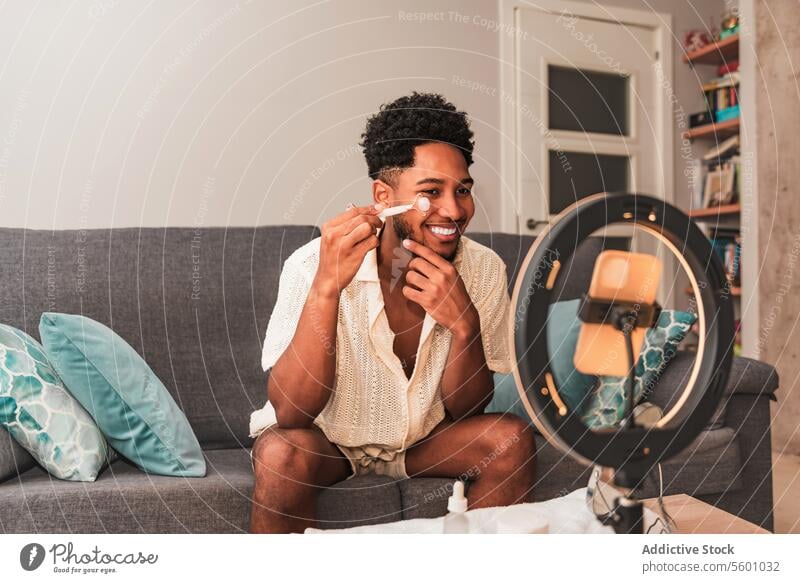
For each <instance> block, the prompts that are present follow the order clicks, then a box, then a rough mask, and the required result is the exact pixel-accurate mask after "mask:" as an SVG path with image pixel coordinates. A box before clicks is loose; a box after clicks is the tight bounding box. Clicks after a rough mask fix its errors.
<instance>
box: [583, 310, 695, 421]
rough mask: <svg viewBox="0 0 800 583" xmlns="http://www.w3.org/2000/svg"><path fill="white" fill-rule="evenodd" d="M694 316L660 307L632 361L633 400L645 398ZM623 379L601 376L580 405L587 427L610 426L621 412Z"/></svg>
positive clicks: (623, 410) (623, 404) (623, 411)
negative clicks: (634, 362) (637, 353)
mask: <svg viewBox="0 0 800 583" xmlns="http://www.w3.org/2000/svg"><path fill="white" fill-rule="evenodd" d="M696 321H697V316H696V315H694V314H690V313H689V312H681V311H679V310H662V311H661V316H660V317H659V318H658V322H657V323H656V326H655V327H653V328H650V329H649V330H648V331H647V334H645V340H644V344H643V345H642V351H641V353H640V354H639V360H638V361H637V362H636V372H635V379H634V380H635V382H634V390H633V397H634V404H636V403H639V402H640V401H641V400H643V399H646V398H647V396H649V395H650V393H651V391H652V390H653V387H654V386H655V385H656V383H657V382H658V379H659V377H660V376H661V373H663V372H664V369H665V368H667V364H669V361H670V360H671V359H672V357H673V356H674V355H675V352H676V351H677V350H678V345H679V344H680V343H681V341H682V340H683V339H684V338H685V337H686V334H687V333H688V332H689V330H690V329H691V327H692V325H693V324H694V323H695V322H696ZM627 394H628V393H627V390H626V379H625V378H622V377H612V376H601V377H599V378H598V381H597V385H596V387H595V390H594V391H593V393H592V395H591V397H590V398H589V399H587V400H586V403H585V405H584V407H583V408H582V409H581V419H582V420H583V422H584V423H585V424H586V426H587V427H590V428H592V429H602V428H608V427H614V426H616V425H617V424H619V422H620V421H622V419H623V418H624V416H625V405H626V402H627Z"/></svg>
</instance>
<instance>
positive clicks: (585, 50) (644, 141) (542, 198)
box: [514, 7, 671, 234]
mask: <svg viewBox="0 0 800 583" xmlns="http://www.w3.org/2000/svg"><path fill="white" fill-rule="evenodd" d="M515 25H516V27H517V34H516V47H515V55H514V60H515V64H516V73H515V76H516V79H515V81H516V82H515V93H516V95H515V104H516V107H514V112H515V114H514V118H515V119H514V123H515V130H516V135H517V148H516V164H515V166H516V177H515V179H516V195H517V196H516V198H517V200H516V204H517V207H518V208H517V209H516V215H517V217H518V221H519V225H518V232H519V233H525V234H536V233H538V232H539V231H540V230H541V227H542V225H543V224H545V223H546V222H547V220H548V218H550V217H551V216H553V215H555V214H558V213H559V212H560V211H561V210H563V209H564V208H566V207H567V206H569V205H570V204H572V203H573V202H575V200H577V199H580V198H583V197H585V196H588V195H590V194H594V193H596V192H602V191H607V192H611V191H617V190H624V191H628V192H640V193H643V194H651V195H653V196H663V192H662V187H661V184H663V183H662V182H661V179H662V178H663V177H662V176H660V175H659V173H663V172H665V171H666V172H671V169H667V168H664V164H662V163H660V161H659V160H657V156H656V153H657V151H658V146H657V144H658V143H659V142H660V139H661V138H660V137H659V131H660V129H659V127H660V126H659V124H660V117H659V115H660V114H658V113H657V106H658V105H659V104H658V103H657V93H658V92H657V87H656V82H657V73H656V67H657V62H658V58H659V57H658V54H657V44H656V43H657V32H656V31H655V30H654V29H652V28H648V27H646V26H641V25H635V24H630V23H620V22H617V21H615V20H611V19H609V20H604V19H597V18H594V17H593V18H585V17H579V16H572V15H570V14H559V13H552V12H546V11H544V10H541V9H536V8H521V7H518V8H516V9H515Z"/></svg>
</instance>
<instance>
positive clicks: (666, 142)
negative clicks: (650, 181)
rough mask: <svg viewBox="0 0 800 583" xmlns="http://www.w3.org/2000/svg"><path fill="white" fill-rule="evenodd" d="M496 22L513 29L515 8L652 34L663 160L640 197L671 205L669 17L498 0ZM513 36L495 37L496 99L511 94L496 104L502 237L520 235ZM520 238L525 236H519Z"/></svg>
mask: <svg viewBox="0 0 800 583" xmlns="http://www.w3.org/2000/svg"><path fill="white" fill-rule="evenodd" d="M498 3H499V10H500V14H499V21H500V24H501V27H502V28H501V29H502V30H516V28H515V27H516V19H515V13H516V11H517V9H519V8H525V9H529V10H539V11H542V12H547V13H550V14H568V15H570V16H577V17H583V18H591V19H595V20H605V21H608V22H615V23H624V24H634V25H638V26H642V27H645V28H649V29H651V30H653V32H654V34H655V37H656V46H657V47H658V49H657V50H658V60H659V62H660V63H661V72H662V75H661V78H660V79H659V76H658V75H656V87H655V101H656V119H657V120H658V121H657V123H656V136H657V137H656V156H659V157H660V158H661V160H662V162H663V168H664V171H663V172H661V173H659V176H658V181H657V187H656V188H657V192H653V193H645V194H651V195H653V196H655V197H658V198H661V199H664V200H665V201H666V202H668V203H670V204H674V202H675V191H674V178H675V176H674V175H675V160H674V157H675V151H674V143H675V129H674V124H673V123H672V114H671V109H670V104H671V100H670V98H669V96H668V95H666V94H665V93H666V91H665V90H669V92H670V93H673V94H674V91H675V89H674V87H675V85H674V83H673V69H674V64H675V63H674V61H673V50H672V43H671V42H670V40H671V38H672V15H671V14H669V13H665V12H649V11H645V10H638V9H631V8H619V7H616V6H597V5H594V4H590V3H584V2H575V1H572V0H535V3H533V2H526V1H525V0H498ZM515 36H516V35H512V34H502V35H500V91H501V95H504V96H511V97H512V98H510V99H502V100H501V101H500V138H501V139H500V171H501V173H502V176H503V177H504V180H503V181H502V182H503V183H504V184H510V185H512V189H513V192H512V193H511V196H508V195H507V193H506V192H503V193H502V196H501V197H500V226H501V230H502V231H503V232H506V233H516V234H520V231H521V230H522V229H521V227H520V217H521V212H522V209H521V208H520V206H521V199H520V196H521V195H520V186H521V177H520V171H519V167H518V164H517V148H518V147H519V133H518V131H517V121H518V117H517V115H516V113H515V110H516V109H517V105H518V104H519V93H518V91H519V83H518V80H517V79H518V77H519V75H520V74H522V72H521V70H520V68H519V66H518V63H519V59H518V58H517V54H516V39H515ZM522 234H525V233H522Z"/></svg>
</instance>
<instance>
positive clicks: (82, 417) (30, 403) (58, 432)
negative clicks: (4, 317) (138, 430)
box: [0, 324, 109, 482]
mask: <svg viewBox="0 0 800 583" xmlns="http://www.w3.org/2000/svg"><path fill="white" fill-rule="evenodd" d="M0 425H2V426H4V427H5V428H6V429H7V430H8V433H9V434H10V435H11V436H12V437H13V438H14V439H15V440H16V441H17V442H19V444H20V445H21V446H22V447H24V448H25V449H26V450H28V452H30V454H31V455H32V456H33V457H34V458H35V459H36V461H38V462H39V463H40V464H41V465H42V466H43V467H44V468H46V469H47V471H48V472H50V474H51V475H53V476H54V477H56V478H61V479H62V480H77V481H88V482H91V481H93V480H94V479H95V478H96V477H97V474H98V473H99V472H100V469H101V468H102V466H103V464H105V462H106V460H107V458H108V451H109V450H108V444H107V443H106V440H105V438H104V437H103V434H102V433H101V432H100V429H98V427H97V425H96V424H95V422H94V420H93V419H92V418H91V417H90V416H89V413H87V412H86V410H85V409H84V408H83V407H81V403H80V402H79V401H77V400H76V399H75V398H74V397H73V396H72V395H71V394H70V393H69V392H68V391H67V389H66V387H65V386H64V384H63V383H62V381H61V379H60V378H59V375H58V374H56V371H55V370H54V368H53V363H52V362H51V361H50V359H49V358H48V357H47V356H45V353H44V348H42V345H41V344H39V343H38V342H36V341H35V340H34V339H33V338H31V337H30V336H28V335H27V334H25V333H24V332H22V331H21V330H17V329H16V328H12V327H11V326H6V325H4V324H0Z"/></svg>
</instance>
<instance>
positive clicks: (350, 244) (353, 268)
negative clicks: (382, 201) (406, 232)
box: [314, 205, 383, 297]
mask: <svg viewBox="0 0 800 583" xmlns="http://www.w3.org/2000/svg"><path fill="white" fill-rule="evenodd" d="M380 211H381V208H376V207H375V206H373V205H369V206H362V207H353V208H351V209H349V210H347V211H345V212H343V213H342V214H340V215H338V216H335V217H333V218H332V219H331V220H330V221H328V222H327V223H325V224H324V225H322V236H321V241H320V251H319V268H318V269H317V275H316V277H315V280H314V283H315V285H316V287H317V289H318V291H320V292H321V293H323V294H325V295H330V296H334V295H335V296H336V297H338V296H339V294H341V293H342V290H343V289H344V288H346V287H347V286H348V285H349V284H350V282H351V281H352V280H353V278H354V277H355V275H356V273H357V272H358V269H359V268H360V267H361V263H362V262H363V261H364V256H365V255H366V254H367V253H368V252H369V251H370V250H371V249H375V248H376V247H377V246H378V237H377V230H378V229H379V228H381V227H382V226H383V223H382V222H381V220H380V219H379V218H378V213H380Z"/></svg>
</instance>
